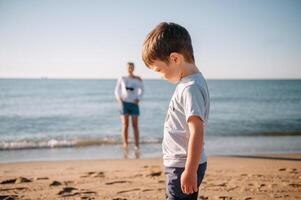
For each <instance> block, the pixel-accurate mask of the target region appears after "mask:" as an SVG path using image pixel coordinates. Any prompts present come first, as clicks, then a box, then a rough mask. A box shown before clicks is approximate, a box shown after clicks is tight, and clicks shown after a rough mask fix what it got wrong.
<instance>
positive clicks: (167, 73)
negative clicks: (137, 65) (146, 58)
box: [149, 59, 181, 83]
mask: <svg viewBox="0 0 301 200" xmlns="http://www.w3.org/2000/svg"><path fill="white" fill-rule="evenodd" d="M149 67H150V69H151V70H153V71H155V72H157V73H158V74H159V75H160V76H161V78H162V79H165V80H167V81H169V82H171V83H177V82H178V81H179V80H180V79H181V68H180V66H179V65H178V63H177V62H175V61H174V60H172V59H170V61H169V63H168V64H166V63H165V62H164V61H161V60H155V61H154V62H153V64H152V65H150V66H149Z"/></svg>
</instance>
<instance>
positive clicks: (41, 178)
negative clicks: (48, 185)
mask: <svg viewBox="0 0 301 200" xmlns="http://www.w3.org/2000/svg"><path fill="white" fill-rule="evenodd" d="M48 179H49V178H48V177H37V178H36V180H38V181H39V180H48Z"/></svg>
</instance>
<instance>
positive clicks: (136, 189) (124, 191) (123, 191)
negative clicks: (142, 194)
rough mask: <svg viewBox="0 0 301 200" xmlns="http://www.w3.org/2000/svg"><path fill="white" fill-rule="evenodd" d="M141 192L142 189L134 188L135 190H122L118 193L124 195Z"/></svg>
mask: <svg viewBox="0 0 301 200" xmlns="http://www.w3.org/2000/svg"><path fill="white" fill-rule="evenodd" d="M138 190H141V189H140V188H133V189H129V190H121V191H119V192H117V194H122V193H127V192H134V191H138Z"/></svg>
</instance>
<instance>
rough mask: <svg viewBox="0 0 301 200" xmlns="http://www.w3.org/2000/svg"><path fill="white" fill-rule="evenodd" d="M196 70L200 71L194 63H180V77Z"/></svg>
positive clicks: (196, 71)
mask: <svg viewBox="0 0 301 200" xmlns="http://www.w3.org/2000/svg"><path fill="white" fill-rule="evenodd" d="M198 72H200V71H199V69H198V68H197V66H196V65H195V64H193V63H185V64H184V65H182V72H181V79H182V78H184V77H186V76H189V75H192V74H195V73H198Z"/></svg>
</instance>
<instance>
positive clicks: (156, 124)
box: [0, 78, 301, 163]
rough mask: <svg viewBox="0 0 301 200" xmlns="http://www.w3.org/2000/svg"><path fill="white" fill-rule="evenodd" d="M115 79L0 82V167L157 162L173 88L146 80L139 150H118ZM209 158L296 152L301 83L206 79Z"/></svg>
mask: <svg viewBox="0 0 301 200" xmlns="http://www.w3.org/2000/svg"><path fill="white" fill-rule="evenodd" d="M115 84H116V80H114V79H93V80H92V79H47V78H41V79H3V78H2V79H0V162H1V163H8V162H24V161H49V160H85V159H139V158H155V157H161V156H162V148H161V142H162V138H163V124H164V118H165V115H166V111H167V108H168V104H169V100H170V98H171V96H172V94H173V91H174V89H175V87H176V85H174V84H170V83H168V82H166V81H164V80H144V88H145V92H144V96H143V99H142V101H141V102H140V112H141V115H140V117H139V128H140V151H139V152H137V151H135V150H134V147H133V132H132V128H131V126H130V129H129V141H130V146H129V150H128V151H124V149H123V148H122V139H121V123H120V116H119V104H118V103H117V102H116V100H115V97H114V88H115ZM208 87H209V92H210V99H211V110H210V115H209V123H208V128H207V131H206V135H205V149H206V153H207V155H209V156H210V155H222V156H223V155H258V154H281V153H301V80H208Z"/></svg>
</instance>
